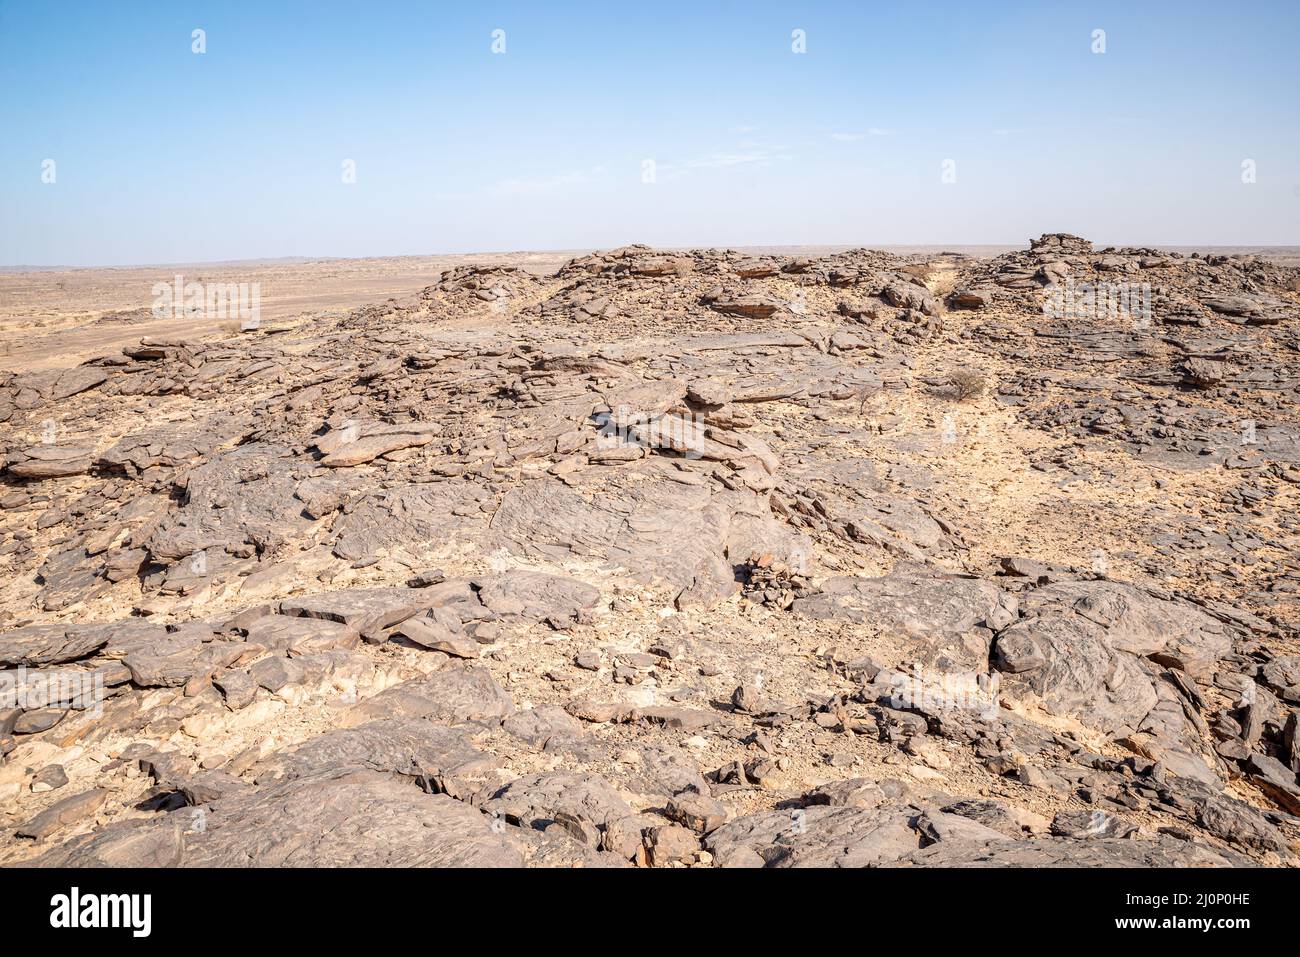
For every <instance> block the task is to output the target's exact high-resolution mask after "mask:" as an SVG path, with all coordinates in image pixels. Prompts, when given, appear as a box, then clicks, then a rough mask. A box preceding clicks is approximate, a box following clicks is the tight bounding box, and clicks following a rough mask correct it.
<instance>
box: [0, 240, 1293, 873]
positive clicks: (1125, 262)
mask: <svg viewBox="0 0 1300 957" xmlns="http://www.w3.org/2000/svg"><path fill="white" fill-rule="evenodd" d="M1116 289H1118V290H1120V291H1121V292H1122V294H1123V296H1122V297H1121V298H1120V302H1121V303H1123V304H1127V305H1128V306H1132V305H1133V304H1134V302H1140V303H1141V304H1142V308H1141V309H1140V310H1138V311H1136V312H1134V311H1132V310H1130V311H1127V312H1126V311H1125V310H1124V309H1120V310H1119V311H1118V312H1117V311H1116V310H1115V309H1114V308H1112V306H1113V305H1114V301H1113V298H1112V299H1109V300H1108V299H1106V297H1107V296H1109V295H1110V293H1111V292H1113V291H1114V290H1116ZM1063 290H1064V292H1063ZM1089 295H1091V297H1092V298H1091V299H1088V298H1086V297H1087V296H1089ZM1135 295H1136V296H1137V297H1138V298H1137V299H1136V300H1135V299H1134V298H1133V296H1135ZM1099 297H1101V298H1099ZM1099 302H1100V303H1101V305H1100V306H1099V305H1098V303H1099ZM1298 401H1300V269H1297V268H1296V267H1295V266H1290V265H1286V264H1285V263H1282V262H1276V261H1272V260H1270V259H1268V258H1266V257H1260V256H1221V255H1200V254H1196V255H1185V254H1180V253H1175V252H1167V251H1160V250H1154V249H1104V250H1099V249H1094V247H1093V246H1092V244H1090V243H1088V242H1087V241H1086V240H1083V239H1080V238H1078V237H1074V236H1067V235H1063V234H1061V235H1049V236H1044V237H1041V238H1040V239H1038V240H1035V241H1033V242H1032V243H1030V244H1029V247H1028V248H1027V249H1025V250H1020V251H1013V252H1008V253H1005V254H1002V255H998V256H993V257H985V258H971V257H966V256H962V255H958V254H942V255H922V254H915V255H908V256H903V255H895V254H892V253H885V252H877V251H869V250H852V251H846V252H840V253H835V254H832V255H827V256H820V257H815V258H808V257H795V256H785V255H776V254H759V255H755V254H753V253H739V252H735V251H730V250H692V251H677V252H671V253H669V252H664V251H660V250H653V249H650V248H648V247H644V246H631V247H626V248H623V249H618V250H613V251H609V252H598V253H592V254H588V255H583V256H579V257H577V258H575V259H572V260H571V261H569V262H567V263H566V264H564V265H563V266H561V267H560V268H559V269H558V270H556V271H554V272H549V271H543V270H537V271H530V270H529V269H528V268H525V267H522V266H520V265H519V264H518V263H511V262H502V263H500V264H482V263H477V264H471V265H462V266H457V267H455V268H452V269H449V270H447V271H445V272H443V273H441V274H440V275H438V276H437V277H435V278H434V279H433V281H432V282H431V283H430V284H429V285H427V288H425V289H423V290H422V291H421V292H419V293H418V294H417V295H414V296H407V297H405V298H394V299H389V300H388V301H386V302H382V303H380V304H378V305H373V306H363V307H361V308H357V309H353V310H350V311H343V312H336V313H322V314H317V315H313V316H310V317H307V318H304V319H300V320H299V321H295V322H289V323H283V324H280V325H277V326H274V327H271V328H267V329H245V330H238V331H237V330H229V329H228V330H221V329H218V328H215V325H214V328H213V329H211V330H210V331H209V332H208V333H207V334H197V335H193V336H188V337H178V338H166V337H157V336H144V337H141V338H139V339H138V340H136V341H133V342H132V343H131V344H129V345H128V346H126V347H125V348H123V349H122V350H121V351H115V352H113V353H111V354H106V355H103V356H100V357H98V358H92V359H89V360H88V361H86V362H84V363H81V364H79V365H73V366H71V367H70V368H40V369H33V370H30V371H10V372H0V562H3V568H4V574H3V577H0V669H3V670H2V671H0V753H2V754H3V763H2V764H0V863H4V864H32V863H34V864H38V865H72V866H277V865H285V866H311V865H365V866H494V867H495V866H501V867H513V866H538V867H563V866H588V867H634V866H642V867H710V866H712V867H875V866H908V867H934V866H944V867H958V866H1009V867H1017V866H1023V867H1043V866H1065V867H1069V866H1079V867H1099V866H1121V867H1149V866H1170V865H1174V866H1248V865H1266V866H1294V865H1295V863H1296V860H1297V858H1296V853H1297V850H1298V849H1300V817H1298V815H1300V780H1298V779H1297V774H1298V773H1300V640H1297V639H1298V638H1300V603H1298V602H1300V559H1298V558H1297V556H1300V548H1298V547H1297V533H1298V532H1300V519H1297V515H1298V514H1300V511H1298V510H1297V504H1300V416H1298V415H1297V409H1298V406H1297V402H1298Z"/></svg>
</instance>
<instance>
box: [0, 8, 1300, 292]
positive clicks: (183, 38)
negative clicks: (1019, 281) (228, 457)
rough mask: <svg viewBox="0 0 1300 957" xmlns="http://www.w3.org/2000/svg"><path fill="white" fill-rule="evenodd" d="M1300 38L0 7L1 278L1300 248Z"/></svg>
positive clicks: (984, 20)
mask: <svg viewBox="0 0 1300 957" xmlns="http://www.w3.org/2000/svg"><path fill="white" fill-rule="evenodd" d="M196 31H202V32H201V33H196ZM1297 39H1300V10H1298V9H1297V7H1296V5H1295V4H1291V3H1263V4H1257V5H1253V6H1252V7H1251V8H1250V14H1249V16H1243V15H1240V14H1239V13H1237V12H1235V11H1230V10H1224V9H1223V8H1222V7H1221V6H1216V5H1213V4H1210V3H1205V2H1195V3H1181V4H1173V3H1154V4H1144V5H1143V6H1142V7H1141V8H1140V9H1134V8H1131V7H1130V6H1128V5H1125V4H1120V3H1099V4H1090V5H1089V6H1088V8H1087V9H1086V10H1073V9H1067V8H1065V7H1058V6H1055V5H1053V6H1047V7H1043V6H1041V5H1035V4H1027V3H1021V4H1006V5H1000V6H998V7H996V8H988V9H986V8H976V7H973V6H971V5H969V4H961V3H950V2H949V3H945V2H932V3H925V4H917V5H915V6H911V7H909V8H908V9H906V10H894V9H885V10H876V9H871V10H868V9H861V8H859V7H857V6H851V5H835V4H824V5H820V6H818V7H816V8H813V9H810V10H798V9H792V8H790V7H789V6H788V5H786V4H770V3H757V4H753V5H747V6H746V7H745V8H744V16H743V17H741V16H737V15H736V10H734V9H731V8H727V7H710V8H699V7H698V6H694V5H690V6H688V5H685V4H658V5H655V6H653V7H647V8H640V7H625V8H619V9H618V10H616V11H611V10H610V8H608V7H607V6H605V5H599V4H587V3H575V4H569V5H566V6H565V7H564V8H562V9H558V10H544V9H540V8H530V7H529V6H528V5H525V4H499V5H494V6H493V7H491V8H490V9H482V10H480V9H460V8H454V7H448V8H436V7H430V6H429V5H425V4H415V3H390V4H382V5H378V6H376V7H375V8H373V9H371V8H367V9H366V10H364V11H359V10H357V9H356V8H354V7H353V6H351V5H342V4H300V3H285V4H281V5H277V6H276V7H275V8H274V9H263V8H261V7H258V6H253V5H247V6H245V5H231V6H228V7H223V8H220V9H215V10H209V9H204V8H203V7H201V6H198V5H193V6H191V5H183V4H182V5H171V4H167V5H164V4H140V5H133V6H132V7H131V8H129V9H113V8H99V7H95V6H91V5H81V4H61V3H49V4H42V5H39V6H21V7H20V6H18V5H16V4H14V3H6V2H4V0H0V81H2V82H3V83H4V84H5V87H6V89H8V90H11V91H13V95H11V96H10V97H7V98H6V99H5V101H4V102H3V103H0V122H3V123H4V128H5V129H6V132H7V134H8V135H7V136H6V137H5V138H4V140H3V142H0V221H3V222H4V224H5V226H4V229H3V230H0V266H4V267H8V268H11V269H12V268H13V267H15V266H29V267H41V268H50V267H59V266H61V267H66V268H81V267H96V266H128V265H162V264H168V263H175V264H194V263H214V262H232V261H235V262H238V261H250V260H253V261H256V260H270V259H286V258H302V259H321V258H342V259H355V258H377V257H396V256H413V255H414V256H420V255H446V254H454V253H458V252H468V251H484V252H488V251H498V250H499V251H507V250H512V251H542V250H549V251H553V250H569V249H592V248H609V247H615V246H620V245H626V244H629V243H635V242H644V243H647V244H649V245H653V246H657V247H671V248H680V247H709V246H731V247H756V246H813V245H816V246H869V247H891V246H893V247H897V246H1013V247H1015V246H1023V245H1024V244H1025V243H1026V242H1027V240H1028V238H1029V237H1032V236H1037V235H1039V234H1041V233H1044V232H1071V233H1076V234H1078V235H1081V236H1084V237H1085V238H1088V239H1090V240H1093V241H1094V242H1096V243H1098V244H1099V245H1132V246H1159V247H1213V246H1218V247H1224V246H1228V247H1242V246H1246V247H1270V246H1271V247H1277V246H1292V245H1300V226H1297V224H1298V223H1300V165H1298V162H1297V157H1300V122H1298V121H1300V107H1298V106H1297V104H1296V101H1295V97H1294V91H1295V90H1296V89H1300V59H1298V58H1296V57H1295V56H1293V55H1292V51H1293V50H1294V47H1295V45H1296V41H1297ZM199 48H201V52H196V50H199Z"/></svg>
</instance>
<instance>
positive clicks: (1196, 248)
mask: <svg viewBox="0 0 1300 957" xmlns="http://www.w3.org/2000/svg"><path fill="white" fill-rule="evenodd" d="M1044 235H1050V234H1044ZM1071 235H1075V234H1071ZM1080 238H1082V239H1084V240H1086V241H1088V242H1090V243H1092V245H1093V247H1094V249H1096V250H1098V251H1100V250H1103V249H1160V250H1167V251H1171V252H1183V251H1187V252H1226V251H1230V250H1235V251H1260V252H1263V251H1272V250H1280V251H1300V243H1295V244H1291V243H1153V242H1145V243H1144V242H1127V243H1113V242H1112V243H1103V242H1100V241H1096V240H1089V239H1088V238H1087V237H1086V236H1083V237H1080ZM1029 242H1030V240H1025V241H1024V242H1022V243H1007V242H1001V243H998V242H987V243H943V242H932V243H863V242H853V243H746V244H733V243H714V244H695V245H683V244H665V245H655V244H651V243H619V244H616V245H605V246H564V247H556V248H551V249H487V250H459V251H453V252H424V253H391V254H383V253H376V254H371V255H364V256H337V255H304V254H291V255H286V256H254V257H248V258H238V259H208V260H174V261H170V262H136V263H80V264H74V263H58V264H53V265H40V264H35V263H13V264H0V273H29V272H30V273H36V272H72V271H75V270H92V269H174V268H179V267H194V266H206V267H217V266H248V265H260V264H274V263H311V262H364V261H367V260H376V259H433V258H448V257H461V256H525V255H546V256H556V255H561V254H564V253H571V254H575V255H584V254H587V253H591V252H596V251H600V250H614V249H624V248H627V247H628V246H635V245H643V246H648V247H649V248H650V249H654V250H662V251H665V252H687V251H690V250H693V249H735V250H740V251H744V250H755V249H773V250H775V249H830V250H848V249H868V250H880V251H885V252H887V251H890V250H896V249H912V250H920V249H933V250H939V251H941V252H942V251H952V252H961V251H963V250H968V249H986V250H987V249H1028V248H1029Z"/></svg>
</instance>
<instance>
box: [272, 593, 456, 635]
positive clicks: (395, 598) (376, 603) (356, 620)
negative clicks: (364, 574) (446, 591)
mask: <svg viewBox="0 0 1300 957" xmlns="http://www.w3.org/2000/svg"><path fill="white" fill-rule="evenodd" d="M429 608H430V600H429V596H428V592H427V590H426V589H420V588H345V589H341V590H339V591H330V592H323V593H322V594H319V595H308V596H307V597H305V598H287V599H285V600H284V601H282V602H281V603H280V613H281V614H282V615H290V616H299V617H303V618H323V619H325V620H326V621H336V622H340V623H341V624H344V625H347V626H348V627H349V628H352V629H355V630H356V631H357V632H359V633H362V634H365V633H368V632H377V631H380V630H382V629H384V628H388V627H390V626H392V625H396V624H398V623H399V622H402V621H405V620H406V619H407V618H411V617H413V616H414V615H418V614H419V613H420V612H422V611H428V609H429Z"/></svg>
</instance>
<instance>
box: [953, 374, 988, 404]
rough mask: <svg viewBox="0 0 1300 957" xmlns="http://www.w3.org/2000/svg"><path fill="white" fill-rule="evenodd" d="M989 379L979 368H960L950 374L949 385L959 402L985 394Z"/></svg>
mask: <svg viewBox="0 0 1300 957" xmlns="http://www.w3.org/2000/svg"><path fill="white" fill-rule="evenodd" d="M987 385H988V380H987V379H986V378H985V376H984V373H983V372H980V371H979V370H978V369H958V370H956V371H955V372H953V373H952V374H951V375H950V376H948V387H949V389H950V391H951V394H952V397H953V398H954V399H956V400H957V401H958V402H969V401H970V400H972V399H978V398H979V397H980V396H982V395H983V394H984V389H985V388H986V386H987Z"/></svg>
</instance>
